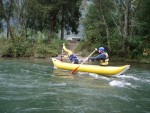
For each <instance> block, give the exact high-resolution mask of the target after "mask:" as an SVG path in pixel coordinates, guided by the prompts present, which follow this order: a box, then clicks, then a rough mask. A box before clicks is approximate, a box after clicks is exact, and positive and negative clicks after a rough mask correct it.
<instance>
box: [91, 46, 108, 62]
mask: <svg viewBox="0 0 150 113" xmlns="http://www.w3.org/2000/svg"><path fill="white" fill-rule="evenodd" d="M98 53H99V55H97V56H96V57H90V58H89V60H91V61H95V60H99V61H100V65H108V61H109V56H108V53H107V52H105V48H104V47H99V49H98Z"/></svg>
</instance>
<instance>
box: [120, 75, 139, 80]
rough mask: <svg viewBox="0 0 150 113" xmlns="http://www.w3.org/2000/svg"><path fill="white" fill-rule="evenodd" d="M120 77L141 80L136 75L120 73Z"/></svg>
mask: <svg viewBox="0 0 150 113" xmlns="http://www.w3.org/2000/svg"><path fill="white" fill-rule="evenodd" d="M117 77H118V78H129V79H133V80H140V78H137V77H134V76H129V75H118V76H117Z"/></svg>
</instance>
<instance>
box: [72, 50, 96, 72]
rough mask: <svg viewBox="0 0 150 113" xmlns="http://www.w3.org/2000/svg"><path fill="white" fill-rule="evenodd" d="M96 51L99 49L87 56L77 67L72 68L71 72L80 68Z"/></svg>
mask: <svg viewBox="0 0 150 113" xmlns="http://www.w3.org/2000/svg"><path fill="white" fill-rule="evenodd" d="M95 51H97V49H95V50H94V51H93V52H92V53H91V54H90V55H89V56H88V57H86V58H85V59H84V60H83V62H82V63H81V64H80V65H79V66H78V67H77V68H75V69H74V70H72V71H71V74H74V73H75V72H76V71H77V70H78V68H79V67H80V66H81V65H82V64H83V63H84V62H86V61H87V60H88V58H89V57H90V56H91V55H93V54H94V53H95Z"/></svg>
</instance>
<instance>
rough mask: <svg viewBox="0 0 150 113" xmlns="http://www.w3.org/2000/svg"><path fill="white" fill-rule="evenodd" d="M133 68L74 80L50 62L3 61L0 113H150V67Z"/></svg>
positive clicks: (83, 75)
mask: <svg viewBox="0 0 150 113" xmlns="http://www.w3.org/2000/svg"><path fill="white" fill-rule="evenodd" d="M118 65H119V64H118ZM130 65H131V67H130V69H129V70H128V71H127V72H126V73H125V74H124V75H120V76H116V77H105V76H98V75H96V74H89V73H77V74H76V75H73V76H72V75H70V74H69V71H64V70H59V69H54V67H53V64H52V62H51V60H50V59H49V60H47V61H45V60H43V59H0V113H150V64H138V63H136V64H130Z"/></svg>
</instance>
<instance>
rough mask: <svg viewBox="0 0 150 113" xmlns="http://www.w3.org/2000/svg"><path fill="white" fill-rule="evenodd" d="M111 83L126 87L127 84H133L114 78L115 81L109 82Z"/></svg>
mask: <svg viewBox="0 0 150 113" xmlns="http://www.w3.org/2000/svg"><path fill="white" fill-rule="evenodd" d="M109 85H111V86H117V87H125V86H131V83H128V82H124V81H118V80H113V81H111V82H109Z"/></svg>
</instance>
